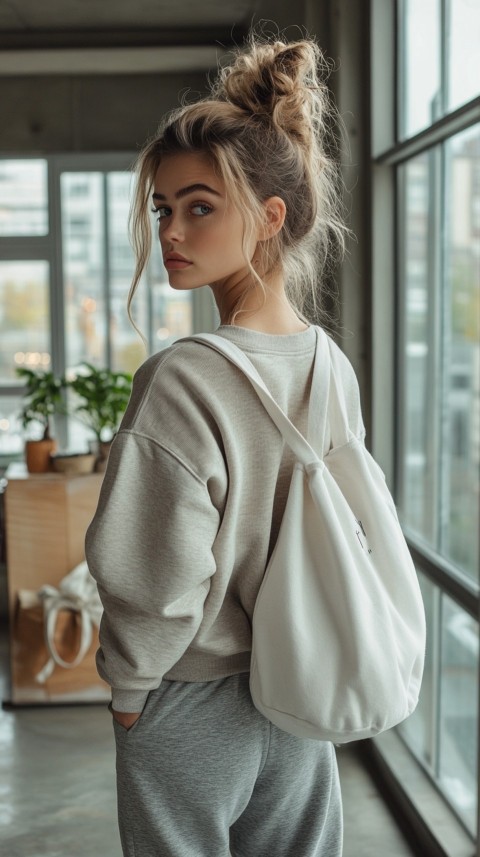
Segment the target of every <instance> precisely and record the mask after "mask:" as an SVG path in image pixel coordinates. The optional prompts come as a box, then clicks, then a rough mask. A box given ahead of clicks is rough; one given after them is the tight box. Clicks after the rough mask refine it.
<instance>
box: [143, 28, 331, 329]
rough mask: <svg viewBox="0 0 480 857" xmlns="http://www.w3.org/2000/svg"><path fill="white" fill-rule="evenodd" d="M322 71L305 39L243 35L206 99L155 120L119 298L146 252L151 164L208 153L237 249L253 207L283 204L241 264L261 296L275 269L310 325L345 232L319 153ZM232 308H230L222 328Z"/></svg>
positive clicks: (325, 135) (323, 132) (327, 119)
mask: <svg viewBox="0 0 480 857" xmlns="http://www.w3.org/2000/svg"><path fill="white" fill-rule="evenodd" d="M328 72H329V68H328V64H327V63H326V61H325V60H324V58H323V55H322V53H321V51H320V49H319V47H318V45H317V44H316V43H315V42H314V41H313V40H312V39H301V40H299V41H296V42H293V43H286V42H283V41H280V40H274V41H268V40H258V39H257V38H256V37H255V36H253V35H252V36H251V37H250V38H249V40H248V43H247V45H246V47H245V48H244V49H242V50H238V51H236V52H235V53H234V55H233V60H232V62H231V63H230V64H229V65H226V66H224V67H223V68H221V69H220V70H219V72H218V76H217V79H216V81H215V82H214V84H213V85H212V87H211V94H210V96H209V97H208V98H206V99H202V100H200V101H198V102H196V103H194V104H188V105H186V106H183V107H180V108H178V109H177V110H175V111H173V112H172V113H171V114H170V115H168V116H167V117H166V118H165V120H164V121H163V123H162V125H161V127H160V129H159V132H158V134H157V136H156V137H155V138H154V139H153V140H152V141H151V142H150V143H148V144H147V146H146V147H145V149H144V150H143V152H142V153H141V155H140V158H139V161H138V178H139V181H138V185H137V195H136V199H135V203H134V207H133V211H132V220H131V225H132V235H133V243H134V247H135V249H136V253H137V262H138V264H137V271H136V274H135V278H134V282H133V284H132V289H131V292H130V298H129V302H130V301H131V298H132V297H133V294H134V292H135V289H136V286H137V284H138V281H139V279H140V276H141V273H142V271H143V268H144V267H145V264H146V261H147V259H148V254H149V250H150V234H149V232H150V229H149V224H148V221H147V216H146V210H147V199H148V196H149V194H150V192H151V188H152V184H153V180H154V176H155V173H156V170H157V168H158V164H159V163H160V160H161V159H162V158H163V157H165V156H166V155H168V154H174V153H178V152H203V153H207V154H209V155H210V156H211V157H212V160H213V162H214V163H215V164H216V166H217V168H218V170H219V172H220V175H221V177H222V179H223V181H224V182H225V186H226V188H227V193H228V192H229V189H231V191H232V199H233V200H234V201H235V203H236V204H237V205H238V208H239V211H240V212H241V214H242V217H243V220H244V227H245V229H244V241H245V248H246V247H247V246H248V244H249V240H250V237H251V236H252V235H253V234H255V232H256V230H257V229H258V225H259V223H260V222H262V220H263V219H264V217H265V209H264V206H263V205H262V203H263V202H264V201H265V200H266V199H268V198H270V197H272V196H279V197H281V198H282V199H283V201H284V202H285V206H286V218H285V223H284V226H283V227H282V229H281V230H280V232H279V233H277V235H275V236H274V237H273V238H270V239H269V240H267V241H263V242H261V244H260V245H259V249H260V253H261V264H260V266H259V267H257V268H256V269H254V268H253V267H252V266H251V265H250V270H251V274H252V281H253V282H254V283H256V284H257V285H259V286H260V287H261V288H262V289H263V291H264V293H265V277H266V275H268V274H269V273H270V272H272V271H274V270H278V269H279V268H282V269H283V271H284V274H285V288H286V293H287V296H288V298H289V300H290V303H291V304H292V306H293V307H294V309H295V311H296V312H297V314H298V316H299V317H300V318H302V319H303V320H305V321H311V320H318V315H319V306H318V295H319V292H320V285H321V279H322V274H325V271H326V269H327V268H328V263H329V262H332V260H333V259H335V258H336V257H337V256H338V251H339V250H340V251H342V250H343V247H344V234H345V231H346V230H345V227H344V224H343V222H342V218H341V201H340V195H339V192H338V190H339V173H338V169H337V166H336V164H335V162H334V161H333V159H332V157H331V155H330V154H329V146H330V143H331V141H330V139H329V138H330V137H331V130H330V129H331V127H332V117H334V116H335V111H334V108H333V107H332V105H331V102H330V97H329V93H328V89H327V86H326V82H325V81H326V78H327V76H328ZM320 75H322V77H323V79H322V80H321V79H320ZM233 190H234V191H235V193H234V194H233ZM257 255H258V254H257ZM246 261H247V262H249V260H248V256H246ZM241 312H242V304H239V305H238V306H237V307H236V308H235V311H234V313H233V315H232V318H231V319H230V323H233V322H234V320H235V318H236V316H237V315H238V314H239V313H241Z"/></svg>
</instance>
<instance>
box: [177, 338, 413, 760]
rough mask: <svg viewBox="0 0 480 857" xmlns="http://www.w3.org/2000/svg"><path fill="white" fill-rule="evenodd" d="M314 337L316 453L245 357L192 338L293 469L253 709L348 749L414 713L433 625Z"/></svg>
mask: <svg viewBox="0 0 480 857" xmlns="http://www.w3.org/2000/svg"><path fill="white" fill-rule="evenodd" d="M316 333H317V349H316V356H315V367H314V374H313V382H312V395H311V400H310V410H309V423H308V437H309V440H310V443H309V442H307V440H306V439H305V438H304V437H303V436H302V435H301V434H300V433H299V432H298V431H297V429H296V428H295V427H294V426H293V424H292V423H291V422H290V420H289V419H288V417H287V416H286V415H285V414H284V413H283V411H282V410H281V409H280V408H279V407H278V405H277V404H276V403H275V401H274V400H273V398H272V396H271V395H270V393H269V391H268V389H267V387H266V385H265V384H264V382H263V380H262V378H261V377H260V375H259V374H258V372H257V370H256V369H255V367H254V366H253V364H252V363H251V362H250V360H249V359H248V358H247V357H246V355H245V354H244V353H243V351H242V350H241V349H240V348H237V346H235V345H234V344H233V343H231V342H229V341H227V340H225V339H224V338H222V337H219V336H216V335H215V334H202V335H198V336H194V337H191V338H192V339H195V340H198V341H202V342H204V343H206V344H208V345H209V346H210V347H213V348H215V349H216V350H217V351H219V352H220V353H222V354H224V355H225V356H226V357H227V358H228V359H229V360H230V361H231V362H232V363H234V364H235V365H237V366H238V367H239V368H240V369H241V370H242V372H244V374H245V375H246V376H247V377H248V378H249V380H250V381H251V383H252V385H253V387H254V389H255V390H256V392H257V393H258V396H259V398H260V400H261V401H262V403H263V405H264V407H265V408H266V410H267V411H268V413H269V415H270V416H271V418H272V420H273V422H274V423H275V425H276V426H277V428H278V429H279V431H280V432H281V434H282V435H283V438H284V440H285V441H286V443H288V444H289V446H290V447H291V448H292V450H293V451H294V453H295V456H296V459H297V461H296V463H295V466H294V470H293V474H292V480H291V484H290V490H289V495H288V499H287V504H286V508H285V513H284V516H283V520H282V524H281V528H280V532H279V536H278V540H277V543H276V546H275V548H274V551H273V554H272V556H271V559H270V562H269V564H268V567H267V569H266V572H265V576H264V579H263V582H262V585H261V587H260V590H259V593H258V597H257V601H256V605H255V609H254V613H253V627H252V657H251V673H250V690H251V694H252V698H253V702H254V704H255V706H256V707H257V709H258V710H259V711H260V712H261V713H262V714H263V715H264V716H265V717H267V718H268V719H269V720H270V721H271V722H272V723H274V724H276V725H277V726H279V727H280V728H281V729H283V730H285V731H286V732H290V733H292V734H293V735H297V736H299V737H302V738H315V739H318V740H326V741H333V742H335V743H337V744H341V743H346V742H348V741H354V740H358V739H361V738H369V737H372V736H374V735H376V734H378V733H379V732H382V731H384V730H386V729H389V728H391V727H392V726H395V725H396V724H398V723H400V722H401V721H402V720H404V719H405V718H406V717H408V716H409V715H410V714H411V713H412V711H413V710H414V709H415V706H416V704H417V701H418V696H419V691H420V685H421V679H422V673H423V663H424V653H425V614H424V608H423V602H422V597H421V592H420V588H419V585H418V579H417V575H416V572H415V568H414V565H413V562H412V559H411V557H410V554H409V551H408V547H407V544H406V542H405V539H404V536H403V533H402V530H401V528H400V524H399V522H398V518H397V514H396V510H395V506H394V503H393V500H392V497H391V495H390V492H389V490H388V488H387V485H386V482H385V476H384V474H383V472H382V470H381V469H380V467H379V466H378V465H377V464H376V462H375V461H374V459H373V458H372V456H371V455H370V453H369V452H368V450H367V449H366V447H365V446H364V444H363V443H362V442H361V441H360V440H359V439H358V438H357V437H356V436H355V435H354V434H353V433H352V431H351V430H350V429H349V427H348V421H347V412H346V405H345V399H344V395H343V390H342V385H341V381H340V373H339V369H338V349H337V347H336V346H335V345H334V343H333V342H332V340H331V339H330V338H329V337H328V336H327V335H326V334H325V332H324V331H323V330H322V329H321V328H316ZM328 426H329V431H330V437H331V449H330V451H329V452H328V453H327V454H326V455H325V456H323V451H324V450H325V449H328V446H329V443H328V440H329V438H328V437H327V432H328ZM313 439H314V440H313ZM313 446H315V449H317V450H320V454H317V452H315V450H314V448H313Z"/></svg>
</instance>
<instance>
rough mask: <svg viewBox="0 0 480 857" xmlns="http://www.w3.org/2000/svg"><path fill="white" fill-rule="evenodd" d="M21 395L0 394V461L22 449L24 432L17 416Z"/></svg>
mask: <svg viewBox="0 0 480 857" xmlns="http://www.w3.org/2000/svg"><path fill="white" fill-rule="evenodd" d="M21 407H22V399H21V396H18V395H13V396H0V461H1V460H2V459H5V458H6V457H9V456H11V455H18V454H19V453H21V452H22V451H23V447H24V433H23V427H22V423H21V420H20V417H19V414H20V411H21Z"/></svg>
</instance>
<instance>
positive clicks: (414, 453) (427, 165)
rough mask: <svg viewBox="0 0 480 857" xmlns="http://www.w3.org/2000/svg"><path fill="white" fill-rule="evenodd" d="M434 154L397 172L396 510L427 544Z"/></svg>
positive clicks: (430, 531)
mask: <svg viewBox="0 0 480 857" xmlns="http://www.w3.org/2000/svg"><path fill="white" fill-rule="evenodd" d="M434 154H435V153H434V152H433V151H430V152H425V153H424V154H422V155H420V156H419V157H417V158H413V159H412V160H411V161H408V162H407V163H406V164H405V165H404V166H402V167H401V168H400V170H399V195H400V199H401V201H402V205H401V214H400V217H401V224H402V229H401V234H402V236H403V239H402V246H401V251H400V253H401V270H402V272H403V274H402V285H403V317H404V334H403V355H402V356H403V361H402V362H403V363H404V379H403V384H404V391H403V403H402V404H403V406H402V408H401V419H402V424H403V437H404V451H403V456H402V473H403V498H402V512H403V521H404V523H405V524H407V525H408V526H409V527H410V528H411V529H412V530H413V531H414V532H417V533H418V534H419V535H420V536H421V537H422V538H423V539H424V540H425V541H427V542H428V543H429V544H433V543H434V541H435V531H436V528H435V504H434V501H433V494H434V489H435V485H434V468H433V467H432V460H433V459H434V455H435V432H436V420H435V418H434V400H433V393H434V390H433V389H432V386H431V384H430V381H429V379H430V375H431V371H432V360H434V359H435V356H434V351H433V342H432V320H433V319H434V309H433V302H434V292H433V278H434V257H433V253H432V212H433V211H434V194H435V183H434V181H433V177H434V168H435V163H434Z"/></svg>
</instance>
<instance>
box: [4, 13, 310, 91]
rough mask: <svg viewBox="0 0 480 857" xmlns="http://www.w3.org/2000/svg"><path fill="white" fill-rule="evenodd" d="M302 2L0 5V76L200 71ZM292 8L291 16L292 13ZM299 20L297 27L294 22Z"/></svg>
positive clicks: (289, 20) (288, 18)
mask: <svg viewBox="0 0 480 857" xmlns="http://www.w3.org/2000/svg"><path fill="white" fill-rule="evenodd" d="M303 5H304V4H303V2H302V0H297V2H292V0H0V44H1V46H2V48H3V50H2V52H1V53H0V75H3V76H5V75H7V76H11V75H14V76H23V75H37V74H43V75H46V74H53V75H59V74H63V75H65V74H70V75H73V74H121V73H123V72H127V71H128V72H129V73H130V74H131V73H139V74H141V73H148V72H164V73H165V72H168V71H172V72H174V71H192V70H194V69H196V70H198V71H204V70H207V69H209V68H212V67H214V66H216V63H217V61H218V59H219V57H220V56H221V55H222V53H223V51H224V50H228V49H229V48H230V47H232V45H235V44H239V43H241V42H242V40H243V38H244V36H245V35H246V33H247V32H248V29H249V27H250V25H251V24H252V22H253V23H258V22H259V21H261V20H264V21H265V20H267V21H270V22H271V21H274V22H275V24H277V25H278V26H279V27H280V28H283V27H285V26H289V25H292V24H296V23H299V24H302V23H303V21H302V18H301V14H300V13H301V10H303ZM292 7H295V12H292ZM296 14H300V18H299V19H297V20H295V15H296Z"/></svg>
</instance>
